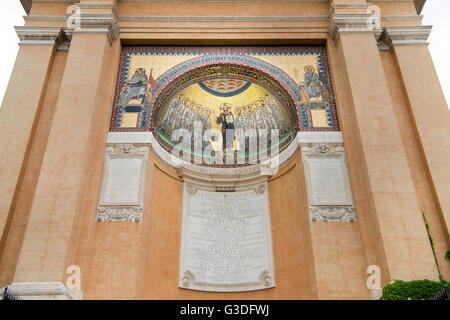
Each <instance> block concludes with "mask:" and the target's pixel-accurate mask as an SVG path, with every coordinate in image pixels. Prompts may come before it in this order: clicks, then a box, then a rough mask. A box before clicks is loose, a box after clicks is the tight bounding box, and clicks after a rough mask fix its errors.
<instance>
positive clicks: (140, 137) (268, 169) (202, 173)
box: [106, 131, 343, 181]
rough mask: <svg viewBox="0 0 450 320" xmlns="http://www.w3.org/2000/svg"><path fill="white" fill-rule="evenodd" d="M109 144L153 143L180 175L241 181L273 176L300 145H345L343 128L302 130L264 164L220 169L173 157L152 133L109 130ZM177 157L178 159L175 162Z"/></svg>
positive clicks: (161, 156)
mask: <svg viewBox="0 0 450 320" xmlns="http://www.w3.org/2000/svg"><path fill="white" fill-rule="evenodd" d="M106 143H107V145H116V144H127V143H131V144H135V145H139V144H141V145H151V147H152V149H153V151H154V152H155V153H156V155H157V156H158V157H159V158H160V159H162V160H163V161H164V162H166V163H167V164H169V165H170V166H171V167H173V168H175V169H178V174H179V175H180V176H183V177H184V176H190V177H197V178H201V179H205V180H209V181H211V180H215V181H219V180H220V181H232V180H234V179H236V178H239V179H240V180H252V179H254V178H256V177H260V176H268V175H273V174H274V173H275V172H273V170H272V169H273V167H274V166H277V167H278V166H281V165H282V164H283V163H284V162H286V161H287V160H289V159H290V158H291V157H292V156H293V155H294V154H295V152H296V151H297V149H298V147H299V146H300V145H301V146H308V145H311V144H320V143H328V144H330V143H331V144H334V145H342V144H343V138H342V132H340V131H323V132H311V131H299V132H297V135H296V138H295V140H294V141H293V142H292V143H291V144H290V145H289V146H288V148H286V150H284V151H282V152H281V153H280V155H279V157H278V161H275V160H276V159H272V160H271V159H269V160H267V161H265V162H263V163H261V164H257V165H252V166H245V167H238V168H216V167H206V166H200V165H195V164H191V163H187V162H183V161H182V160H181V159H179V158H176V159H172V156H171V154H170V153H169V152H167V151H166V150H164V149H163V148H162V147H161V146H160V145H159V143H158V142H157V141H156V139H155V138H154V136H153V133H152V132H109V133H108V137H107V140H106ZM174 160H176V161H174Z"/></svg>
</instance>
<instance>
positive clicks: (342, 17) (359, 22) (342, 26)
mask: <svg viewBox="0 0 450 320" xmlns="http://www.w3.org/2000/svg"><path fill="white" fill-rule="evenodd" d="M371 19H372V15H371V14H334V13H332V14H330V24H329V28H328V34H329V35H330V37H331V39H333V40H334V41H337V40H338V39H339V36H340V34H342V33H373V34H375V35H377V34H380V33H381V30H380V29H377V28H373V27H372V25H371Z"/></svg>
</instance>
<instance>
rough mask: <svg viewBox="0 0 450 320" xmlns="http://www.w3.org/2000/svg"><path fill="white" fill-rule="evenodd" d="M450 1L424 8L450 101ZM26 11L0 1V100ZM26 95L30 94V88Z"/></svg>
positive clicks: (13, 1)
mask: <svg viewBox="0 0 450 320" xmlns="http://www.w3.org/2000/svg"><path fill="white" fill-rule="evenodd" d="M449 12H450V0H427V2H426V4H425V7H424V9H423V11H422V14H423V15H424V18H423V23H424V24H425V25H433V31H432V32H431V36H430V38H429V42H430V46H429V48H430V51H431V56H432V57H433V61H434V64H435V67H436V70H437V73H438V75H439V79H440V81H441V86H442V89H443V90H444V94H445V96H446V98H447V104H448V101H450V57H449V53H450V41H449V38H450V37H449V36H450V18H449V15H448V13H449ZM24 14H25V12H24V10H23V8H22V5H21V4H20V1H19V0H0V43H1V48H2V50H1V51H0V101H3V96H4V94H5V91H6V87H7V85H8V81H9V77H10V74H11V71H12V68H13V65H14V61H15V59H16V55H17V50H18V48H19V46H18V45H17V42H18V38H17V36H16V33H15V31H14V27H13V26H20V25H23V23H24V21H23V15H24ZM24 94H26V89H25V92H24Z"/></svg>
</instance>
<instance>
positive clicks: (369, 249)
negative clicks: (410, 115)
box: [329, 1, 438, 285]
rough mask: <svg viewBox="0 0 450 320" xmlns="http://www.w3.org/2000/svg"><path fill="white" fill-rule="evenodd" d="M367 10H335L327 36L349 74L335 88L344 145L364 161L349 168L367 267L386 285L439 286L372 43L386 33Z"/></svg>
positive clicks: (341, 6)
mask: <svg viewBox="0 0 450 320" xmlns="http://www.w3.org/2000/svg"><path fill="white" fill-rule="evenodd" d="M360 2H362V1H360ZM368 7H369V4H364V3H353V4H348V3H347V4H345V3H339V4H332V5H331V13H330V30H329V31H330V36H331V39H330V40H331V41H332V43H330V44H329V46H333V49H330V50H331V51H332V52H334V53H333V54H334V55H335V59H333V60H334V63H336V64H341V65H342V67H340V68H339V69H340V70H341V72H343V73H344V74H339V75H335V77H338V78H339V79H340V80H341V84H339V83H336V87H339V88H337V89H338V90H337V100H338V109H339V114H340V120H341V124H342V132H343V136H344V143H345V145H346V146H347V152H348V153H351V154H353V155H352V157H353V158H356V156H355V155H357V158H358V160H359V161H354V160H351V161H349V169H350V171H352V170H353V169H352V168H351V167H352V166H353V167H355V168H356V167H358V170H359V174H356V175H355V174H354V175H353V177H352V182H353V183H354V182H358V183H360V184H361V185H354V186H352V188H353V189H354V190H358V191H357V193H358V194H359V195H356V197H360V199H359V201H356V204H357V207H356V212H359V216H357V220H358V222H357V223H358V224H359V227H360V232H361V237H362V240H363V243H364V246H365V251H366V260H367V264H368V265H371V264H376V265H379V266H380V267H381V269H382V279H381V281H382V284H383V285H384V284H386V283H387V282H389V281H390V280H392V279H402V280H412V279H425V278H426V279H433V280H437V279H438V272H437V268H436V264H435V261H434V258H433V253H432V250H431V246H430V243H429V240H428V236H427V231H426V228H425V225H424V221H423V219H422V215H421V211H420V207H419V205H418V202H417V199H416V194H415V188H414V184H413V181H412V178H411V172H410V170H409V168H408V162H407V157H406V153H405V149H404V146H403V143H402V139H401V135H400V132H399V128H398V125H397V122H396V119H395V115H394V112H393V110H394V105H393V103H392V100H391V97H390V95H389V89H388V86H387V82H386V77H385V73H384V70H383V65H382V62H381V58H380V53H379V49H378V46H377V41H376V37H375V36H374V35H379V34H381V29H377V27H376V25H375V24H373V23H370V20H369V19H371V15H370V14H368V13H367V9H368ZM368 22H369V23H368ZM374 26H375V28H374ZM336 67H337V66H336ZM354 173H357V171H354ZM362 190H364V191H362ZM361 192H365V193H366V195H365V196H364V197H366V198H363V197H361V196H360V195H361ZM358 206H359V208H358Z"/></svg>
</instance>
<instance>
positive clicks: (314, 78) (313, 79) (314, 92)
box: [305, 66, 322, 98]
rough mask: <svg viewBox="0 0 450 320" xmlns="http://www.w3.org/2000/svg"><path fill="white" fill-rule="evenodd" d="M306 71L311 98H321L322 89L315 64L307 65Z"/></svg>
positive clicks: (306, 82)
mask: <svg viewBox="0 0 450 320" xmlns="http://www.w3.org/2000/svg"><path fill="white" fill-rule="evenodd" d="M305 71H306V73H305V86H306V93H307V94H308V96H309V97H310V98H319V97H320V92H321V91H322V85H321V82H320V79H319V75H318V74H317V73H316V72H315V69H314V67H313V66H306V67H305Z"/></svg>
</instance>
